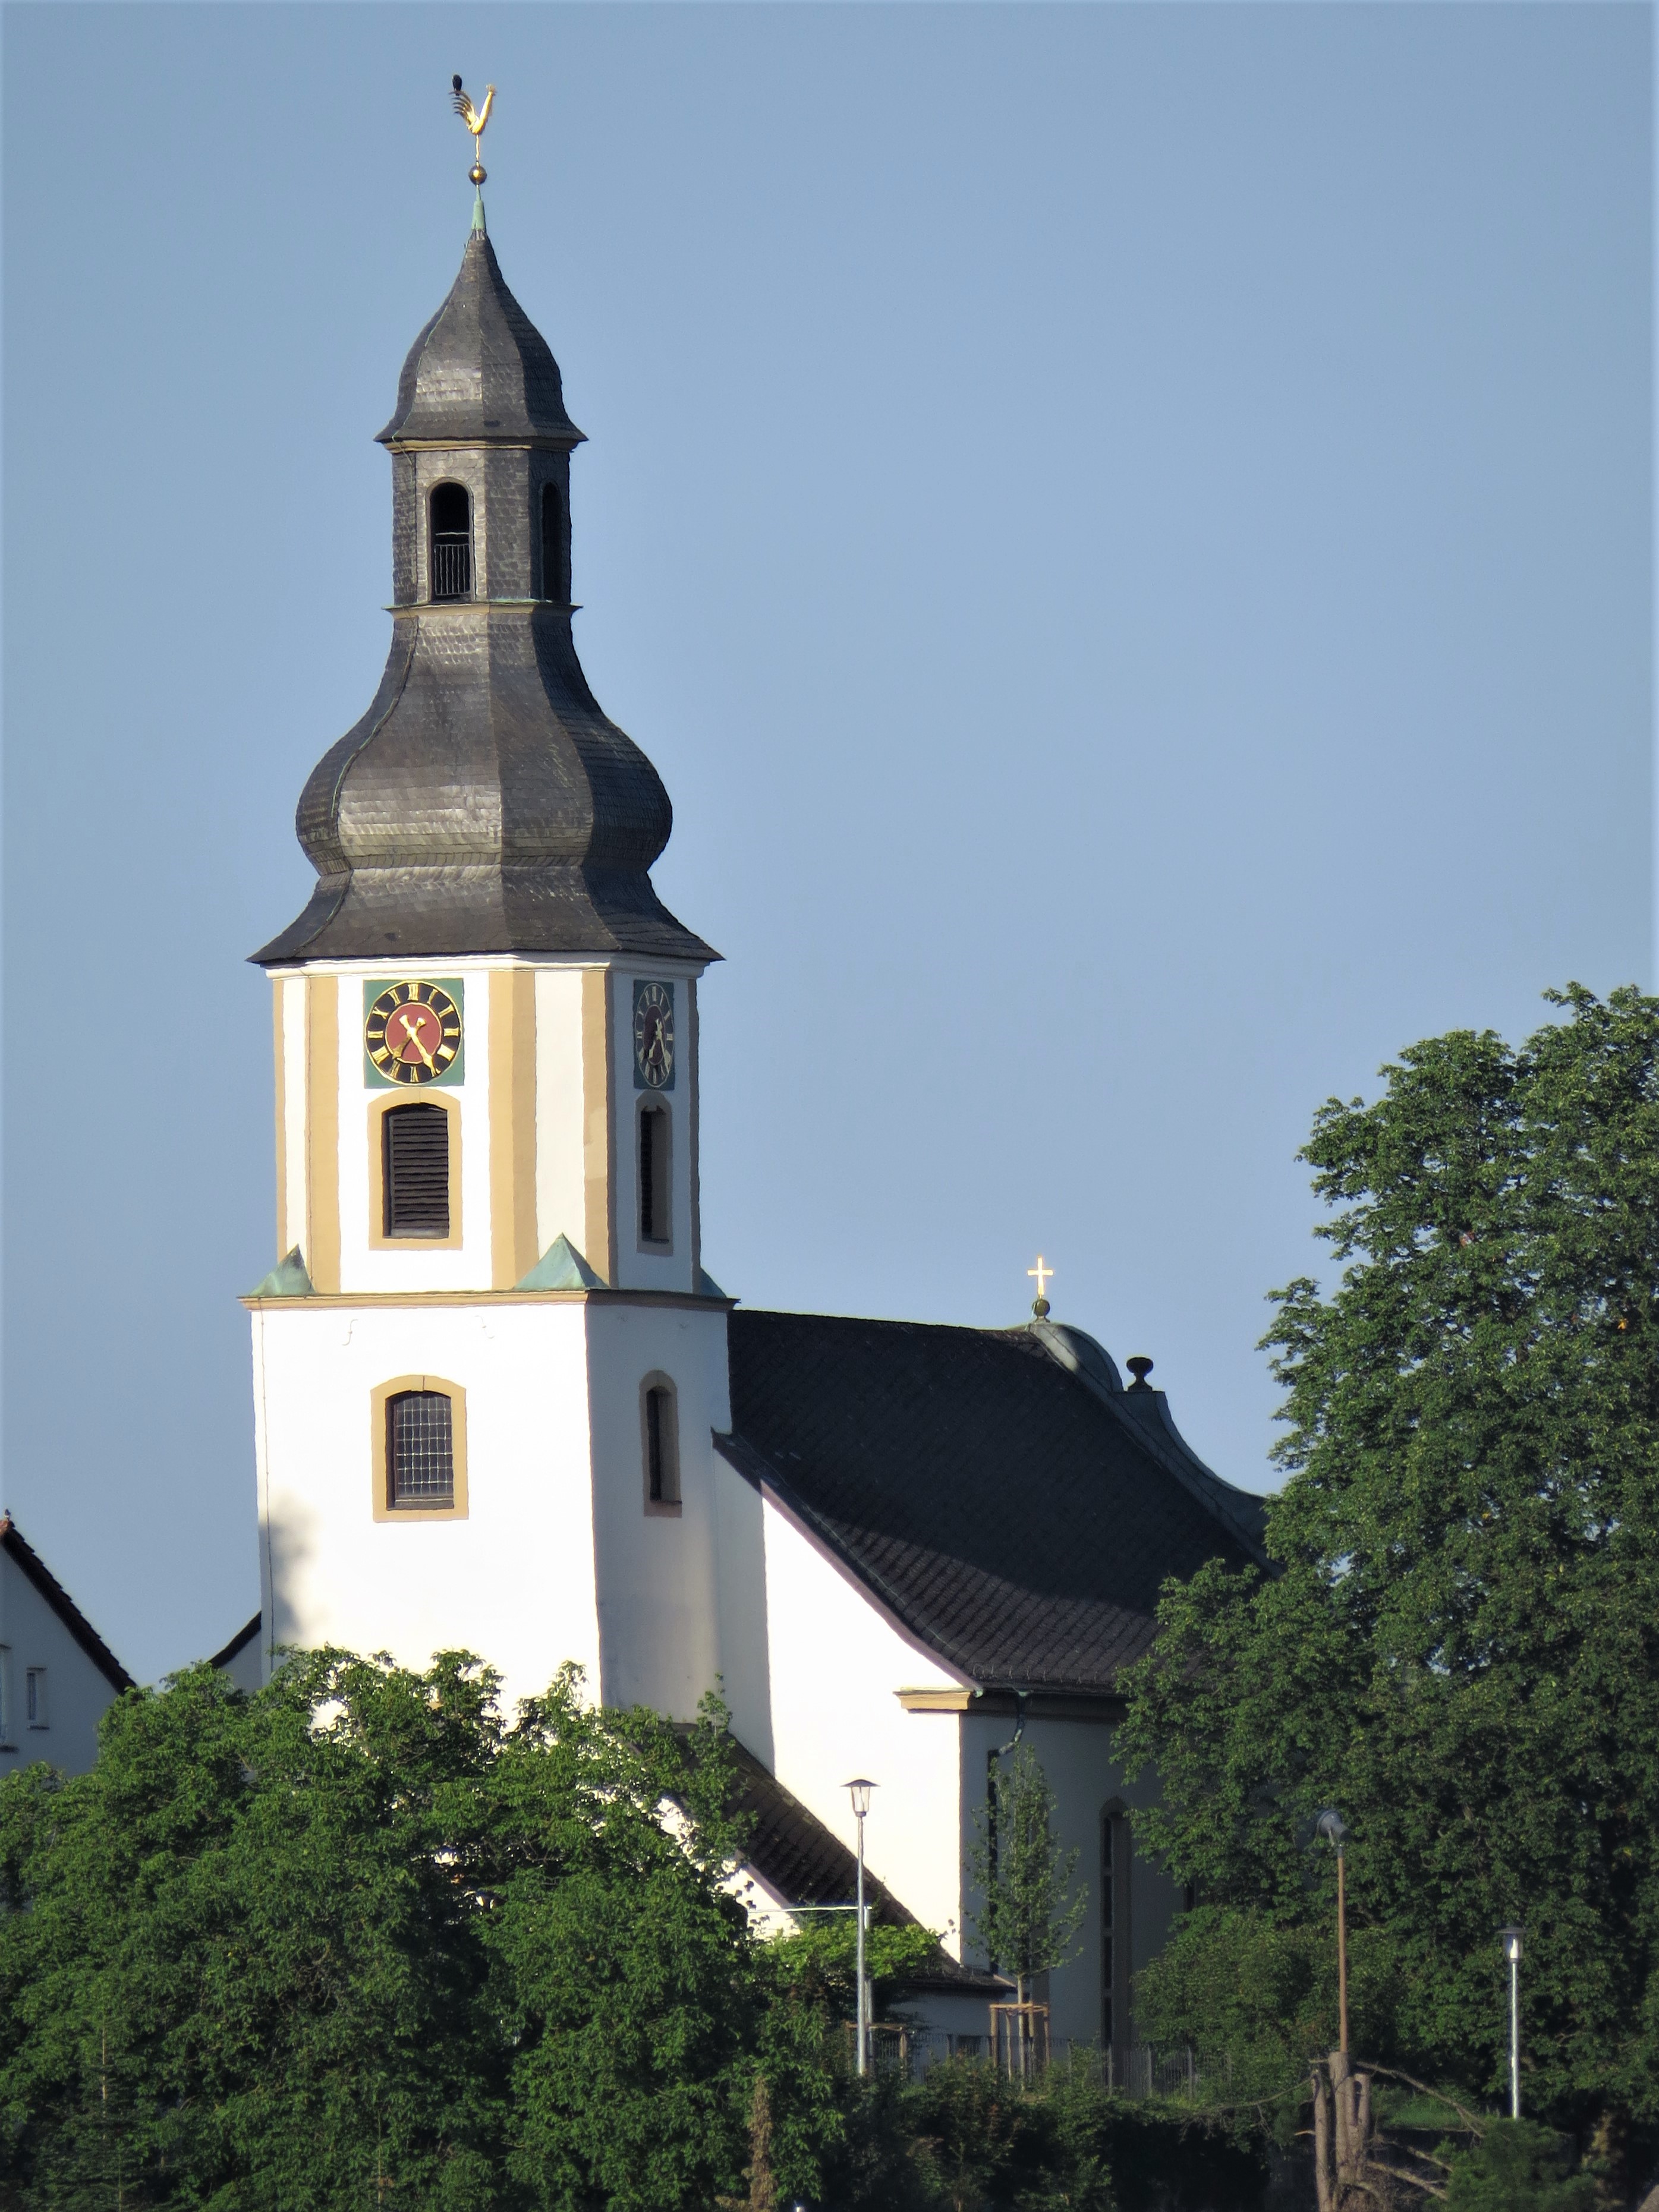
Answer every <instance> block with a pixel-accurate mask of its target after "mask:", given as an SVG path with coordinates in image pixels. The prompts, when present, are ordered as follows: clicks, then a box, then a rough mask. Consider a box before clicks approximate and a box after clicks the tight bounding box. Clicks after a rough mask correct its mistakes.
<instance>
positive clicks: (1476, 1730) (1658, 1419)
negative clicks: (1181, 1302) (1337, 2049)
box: [1125, 986, 1659, 2127]
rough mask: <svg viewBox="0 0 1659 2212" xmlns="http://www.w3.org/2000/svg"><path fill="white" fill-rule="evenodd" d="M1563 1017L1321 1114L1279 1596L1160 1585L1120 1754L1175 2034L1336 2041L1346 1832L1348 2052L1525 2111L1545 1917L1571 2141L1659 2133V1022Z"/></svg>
mask: <svg viewBox="0 0 1659 2212" xmlns="http://www.w3.org/2000/svg"><path fill="white" fill-rule="evenodd" d="M1549 995H1550V997H1551V999H1552V1000H1553V1003H1554V1005H1555V1006H1556V1007H1557V1008H1558V1009H1559V1018H1556V1019H1554V1020H1553V1021H1551V1022H1550V1023H1549V1024H1548V1025H1547V1026H1546V1027H1544V1028H1542V1029H1541V1030H1540V1031H1539V1032H1538V1033H1537V1035H1535V1036H1533V1037H1531V1038H1529V1039H1528V1041H1527V1042H1525V1043H1524V1044H1523V1045H1521V1046H1520V1047H1518V1048H1512V1047H1510V1046H1509V1045H1507V1044H1505V1043H1504V1042H1503V1041H1502V1040H1501V1039H1500V1038H1498V1036H1494V1035H1492V1033H1491V1032H1490V1031H1487V1032H1482V1033H1475V1032H1473V1031H1468V1030H1458V1031H1454V1032H1452V1033H1450V1034H1449V1035H1447V1036H1441V1037H1437V1038H1432V1039H1430V1040H1428V1041H1426V1042H1423V1043H1420V1044H1418V1045H1414V1046H1413V1048H1411V1049H1410V1050H1409V1051H1407V1052H1405V1053H1402V1054H1401V1057H1400V1060H1399V1061H1398V1063H1397V1064H1396V1065H1394V1066H1389V1067H1388V1068H1386V1069H1385V1070H1384V1071H1383V1075H1384V1079H1385V1081H1384V1087H1383V1092H1382V1095H1381V1096H1380V1097H1377V1098H1376V1101H1375V1102H1374V1103H1370V1104H1369V1105H1367V1104H1364V1103H1362V1102H1361V1101H1359V1100H1358V1099H1355V1100H1352V1101H1351V1102H1349V1103H1346V1104H1345V1103H1342V1102H1340V1101H1339V1100H1336V1099H1333V1100H1331V1101H1330V1102H1329V1103H1328V1104H1327V1105H1326V1106H1325V1107H1324V1108H1323V1109H1322V1110H1321V1111H1320V1113H1319V1115H1317V1117H1316V1121H1315V1124H1314V1128H1313V1133H1312V1136H1311V1139H1310V1142H1309V1144H1308V1146H1307V1147H1306V1148H1305V1151H1304V1155H1303V1157H1304V1158H1305V1159H1306V1160H1307V1161H1308V1162H1309V1163H1310V1165H1311V1166H1312V1167H1313V1169H1314V1170H1315V1176H1314V1187H1315V1189H1316V1191H1317V1192H1318V1194H1320V1196H1321V1197H1322V1198H1323V1199H1324V1200H1327V1201H1328V1203H1329V1205H1330V1206H1332V1207H1333V1208H1334V1212H1333V1214H1332V1216H1331V1217H1330V1218H1328V1220H1327V1221H1326V1222H1325V1223H1324V1224H1323V1225H1322V1227H1321V1229H1320V1231H1319V1233H1320V1234H1321V1235H1322V1237H1325V1238H1326V1239H1328V1242H1329V1243H1330V1246H1331V1248H1332V1252H1333V1255H1334V1260H1335V1261H1337V1263H1338V1264H1339V1267H1340V1279H1338V1280H1337V1281H1336V1282H1335V1284H1334V1286H1332V1287H1326V1288H1322V1287H1321V1285H1319V1284H1317V1283H1316V1282H1315V1281H1313V1280H1311V1279H1300V1280H1297V1281H1296V1282H1293V1283H1291V1284H1290V1285H1288V1286H1287V1287H1286V1288H1285V1289H1284V1290H1282V1291H1278V1292H1276V1293H1274V1294H1273V1295H1274V1297H1275V1301H1276V1304H1277V1313H1276V1316H1275V1318H1274V1321H1273V1326H1272V1328H1271V1329H1270V1330H1269V1332H1268V1334H1267V1339H1266V1344H1267V1346H1268V1347H1269V1348H1270V1349H1271V1352H1272V1353H1273V1365H1274V1372H1275V1374H1276V1376H1278V1378H1279V1382H1280V1383H1282V1384H1283V1386H1284V1388H1285V1393H1286V1395H1285V1403H1284V1407H1283V1411H1282V1418H1283V1419H1284V1421H1285V1435H1284V1437H1283V1438H1282V1440H1281V1441H1280V1443H1279V1445H1278V1447H1277V1456H1278V1458H1279V1461H1280V1462H1281V1464H1282V1465H1283V1467H1284V1468H1285V1472H1286V1477H1287V1479H1286V1480H1285V1486H1284V1488H1283V1490H1282V1492H1280V1493H1279V1496H1277V1497H1276V1498H1273V1500H1272V1501H1271V1502H1270V1504H1269V1508H1268V1531H1267V1549H1268V1552H1269V1554H1270V1557H1271V1559H1272V1561H1273V1572H1271V1573H1270V1574H1268V1575H1267V1576H1261V1575H1258V1574H1256V1573H1255V1572H1254V1571H1251V1572H1242V1573H1231V1572H1228V1571H1225V1569H1224V1568H1222V1567H1220V1566H1219V1565H1211V1566H1209V1567H1206V1568H1205V1569H1204V1570H1203V1571H1200V1573H1199V1574H1198V1575H1196V1576H1195V1577H1193V1579H1192V1580H1191V1581H1189V1582H1188V1583H1185V1584H1184V1585H1181V1586H1173V1587H1171V1588H1170V1589H1168V1590H1167V1591H1166V1593H1165V1595H1164V1601H1163V1603H1162V1605H1161V1607H1160V1613H1159V1621H1160V1627H1159V1634H1158V1642H1157V1644H1156V1646H1155V1648H1154V1650H1153V1651H1152V1654H1151V1656H1149V1657H1148V1659H1147V1660H1146V1661H1145V1662H1143V1663H1142V1665H1141V1666H1140V1668H1139V1669H1138V1670H1137V1673H1136V1674H1135V1677H1134V1680H1133V1687H1132V1704H1131V1709H1130V1715H1129V1720H1128V1723H1127V1729H1126V1732H1125V1742H1126V1747H1127V1750H1128V1752H1129V1753H1130V1755H1131V1756H1132V1757H1134V1758H1137V1759H1139V1760H1141V1761H1142V1762H1145V1763H1148V1764H1152V1765H1156V1768H1157V1770H1158V1773H1159V1775H1160V1777H1161V1780H1162V1784H1163V1802H1162V1805H1161V1808H1159V1809H1158V1811H1156V1812H1154V1813H1152V1814H1142V1815H1138V1816H1137V1827H1138V1829H1139V1834H1140V1836H1141V1838H1142V1840H1143V1841H1144V1842H1146V1843H1148V1844H1151V1846H1152V1848H1153V1849H1154V1850H1156V1851H1158V1853H1159V1854H1160V1855H1162V1856H1163V1857H1164V1858H1165V1859H1166V1860H1167V1862H1168V1863H1169V1864H1170V1867H1171V1868H1172V1869H1173V1871H1174V1872H1175V1873H1176V1875H1178V1876H1179V1877H1180V1878H1181V1879H1182V1880H1183V1881H1188V1882H1192V1883H1194V1884H1195V1885H1196V1886H1197V1890H1198V1897H1199V1902H1198V1905H1197V1907H1196V1909H1195V1910H1194V1911H1193V1912H1192V1913H1191V1914H1189V1915H1188V1917H1187V1919H1186V1921H1185V1922H1184V1923H1183V1925H1182V1928H1181V1929H1180V1930H1179V1931H1178V1934H1177V1936H1176V1941H1175V1942H1174V1943H1173V1945H1172V1946H1171V1948H1170V1951H1169V1952H1168V1953H1167V1954H1166V1955H1165V1957H1164V1960H1162V1961H1161V1962H1159V1964H1158V1966H1155V1967H1154V1968H1153V1969H1152V1970H1151V1972H1149V1973H1148V1975H1147V1976H1146V1982H1145V1985H1144V1993H1143V1994H1144V2007H1143V2008H1144V2011H1145V2014H1146V2017H1147V2019H1148V2021H1150V2022H1151V2023H1152V2024H1153V2025H1154V2026H1156V2027H1158V2030H1159V2032H1161V2033H1182V2034H1188V2035H1193V2036H1194V2037H1196V2038H1198V2039H1200V2040H1201V2041H1208V2042H1211V2043H1212V2044H1213V2043H1218V2042H1220V2043H1225V2044H1227V2045H1230V2046H1231V2047H1233V2048H1235V2049H1236V2050H1237V2051H1238V2053H1239V2054H1240V2059H1241V2063H1243V2060H1244V2058H1245V2057H1246V2056H1247V2054H1252V2053H1253V2054H1255V2059H1256V2061H1257V2062H1258V2063H1259V2066H1260V2068H1261V2070H1262V2071H1263V2072H1264V2073H1271V2072H1272V2071H1273V2070H1274V2069H1279V2071H1280V2072H1281V2074H1282V2073H1283V2071H1284V2069H1285V2068H1286V2067H1289V2068H1290V2069H1292V2070H1293V2069H1294V2067H1295V2066H1296V2065H1297V2064H1298V2063H1301V2061H1302V2060H1303V2059H1304V2057H1305V2056H1306V2055H1307V2054H1308V2053H1309V2052H1310V2051H1313V2050H1315V2049H1317V2048H1320V2047H1322V2046H1325V2047H1328V2045H1330V2044H1331V2043H1333V2042H1334V2009H1335V1985H1334V1981H1335V1978H1334V1945H1333V1936H1332V1925H1333V1917H1334V1863H1333V1861H1332V1857H1331V1855H1330V1853H1329V1852H1328V1850H1325V1849H1323V1848H1322V1847H1317V1848H1316V1847H1315V1846H1314V1844H1313V1841H1312V1825H1313V1820H1314V1817H1315V1815H1316V1814H1317V1812H1318V1810H1319V1809H1320V1808H1322V1807H1323V1806H1325V1805H1328V1804H1329V1805H1335V1806H1336V1807H1338V1808H1340V1811H1341V1813H1342V1814H1343V1816H1344V1818H1345V1819H1346V1821H1347V1823H1348V1826H1349V1828H1350V1830H1351V1832H1352V1836H1351V1841H1350V1843H1349V1845H1348V1851H1347V1874H1348V1894H1349V1899H1350V1909H1351V1927H1352V1936H1351V1948H1352V1972H1353V1977H1354V2008H1355V2039H1356V2045H1357V2046H1358V2048H1360V2049H1362V2050H1363V2051H1365V2052H1366V2053H1368V2054H1370V2055H1373V2056H1375V2057H1379V2058H1385V2059H1386V2058H1390V2057H1392V2058H1395V2059H1398V2060H1400V2061H1401V2062H1402V2063H1412V2064H1413V2065H1414V2066H1415V2067H1416V2068H1419V2069H1429V2070H1431V2071H1433V2072H1434V2073H1435V2074H1436V2075H1437V2078H1440V2079H1442V2080H1455V2081H1462V2082H1463V2083H1466V2084H1468V2086H1470V2087H1472V2088H1474V2090H1475V2091H1477V2092H1480V2093H1497V2092H1498V2089H1499V2087H1500V2086H1501V2084H1502V2081H1503V2080H1504V2069H1505V2065H1506V2039H1507V1982H1506V1970H1505V1968H1504V1965H1503V1961H1502V1959H1501V1956H1500V1952H1499V1946H1498V1935H1497V1931H1498V1929H1499V1928H1500V1926H1502V1925H1503V1924H1504V1923H1507V1922H1511V1921H1513V1922H1517V1923H1521V1924H1522V1926H1523V1927H1524V1929H1525V1931H1526V1934H1525V1958H1524V1963H1523V1965H1522V2021H1523V2027H1522V2042H1523V2051H1524V2060H1523V2063H1524V2082H1523V2094H1524V2097H1525V2100H1526V2103H1527V2106H1528V2109H1529V2110H1531V2111H1533V2112H1540V2113H1546V2114H1548V2115H1550V2116H1551V2117H1553V2118H1557V2119H1558V2120H1561V2121H1564V2122H1572V2123H1574V2124H1577V2125H1579V2126H1580V2127H1583V2126H1584V2125H1587V2124H1590V2123H1591V2122H1593V2121H1594V2119H1595V2116H1596V2114H1597V2113H1598V2112H1601V2113H1604V2114H1607V2115H1611V2116H1613V2117H1617V2116H1620V2115H1622V2116H1626V2117H1629V2118H1637V2119H1639V2120H1644V2121H1647V2122H1652V2121H1654V2120H1656V2119H1659V1974H1656V1963H1659V1950H1656V1942H1659V1668H1656V1660H1659V1000H1653V999H1650V998H1647V997H1644V996H1643V995H1642V994H1640V993H1638V991H1636V990H1634V989H1622V990H1619V991H1615V992H1614V993H1613V994H1612V995H1611V996H1610V997H1609V998H1607V999H1606V1000H1601V999H1599V998H1597V997H1596V996H1595V995H1594V994H1592V993H1590V992H1589V991H1588V990H1585V989H1583V988H1582V987H1577V986H1575V987H1572V988H1571V989H1569V990H1568V991H1566V992H1564V993H1560V994H1549Z"/></svg>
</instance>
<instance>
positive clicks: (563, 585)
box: [542, 483, 570, 606]
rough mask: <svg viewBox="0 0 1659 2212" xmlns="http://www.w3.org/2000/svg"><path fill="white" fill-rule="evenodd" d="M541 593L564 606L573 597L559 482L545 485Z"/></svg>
mask: <svg viewBox="0 0 1659 2212" xmlns="http://www.w3.org/2000/svg"><path fill="white" fill-rule="evenodd" d="M542 597H543V598H544V599H554V600H556V601H557V603H558V605H560V606H563V605H565V604H566V602H567V601H568V599H569V597H570V578H569V576H568V574H567V572H566V569H565V558H564V501H563V500H562V498H561V497H560V495H559V487H558V486H557V484H553V483H545V484H544V485H543V486H542Z"/></svg>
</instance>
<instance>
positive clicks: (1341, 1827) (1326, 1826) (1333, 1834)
mask: <svg viewBox="0 0 1659 2212" xmlns="http://www.w3.org/2000/svg"><path fill="white" fill-rule="evenodd" d="M1314 1833H1315V1834H1316V1836H1323V1838H1325V1841H1326V1842H1327V1843H1328V1844H1335V1845H1336V1848H1337V1849H1338V1850H1341V1848H1342V1846H1343V1844H1345V1843H1346V1841H1347V1839H1348V1830H1347V1824H1346V1821H1345V1820H1343V1818H1342V1815H1341V1814H1340V1813H1339V1812H1338V1811H1337V1809H1336V1808H1335V1806H1334V1805H1328V1806H1327V1807H1326V1808H1325V1810H1324V1811H1323V1812H1322V1814H1320V1816H1319V1818H1318V1820H1316V1821H1315V1823H1314Z"/></svg>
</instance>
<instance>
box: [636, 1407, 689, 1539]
mask: <svg viewBox="0 0 1659 2212" xmlns="http://www.w3.org/2000/svg"><path fill="white" fill-rule="evenodd" d="M640 1387H641V1397H640V1418H641V1426H642V1429H643V1431H644V1435H643V1442H644V1446H645V1503H646V1508H647V1511H649V1510H652V1509H653V1508H656V1509H659V1510H666V1511H670V1512H678V1510H679V1504H680V1431H679V1413H678V1407H677V1406H676V1404H675V1399H674V1386H673V1384H672V1383H671V1382H670V1381H669V1379H668V1377H667V1376H665V1375H647V1376H646V1378H645V1381H644V1382H643V1383H642V1384H641V1386H640Z"/></svg>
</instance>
